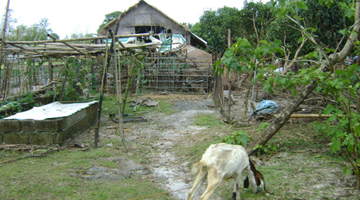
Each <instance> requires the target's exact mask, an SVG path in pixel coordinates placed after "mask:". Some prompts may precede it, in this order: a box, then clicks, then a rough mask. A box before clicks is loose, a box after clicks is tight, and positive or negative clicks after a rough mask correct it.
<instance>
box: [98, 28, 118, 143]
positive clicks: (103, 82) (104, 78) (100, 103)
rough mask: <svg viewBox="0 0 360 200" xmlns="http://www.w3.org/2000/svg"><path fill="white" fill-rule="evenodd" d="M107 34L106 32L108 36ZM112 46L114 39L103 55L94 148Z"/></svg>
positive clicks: (110, 32)
mask: <svg viewBox="0 0 360 200" xmlns="http://www.w3.org/2000/svg"><path fill="white" fill-rule="evenodd" d="M109 34H110V36H111V37H112V35H113V33H112V31H111V29H110V30H109ZM109 34H108V36H109ZM113 48H114V40H112V42H111V45H110V50H108V49H107V51H106V56H105V65H104V72H103V77H102V84H101V88H100V99H99V104H98V110H97V121H96V126H95V140H94V146H95V148H97V147H99V129H100V118H101V108H102V100H103V97H104V88H105V86H106V75H107V71H108V68H109V67H110V61H111V56H108V54H109V52H110V53H111V52H112V50H113Z"/></svg>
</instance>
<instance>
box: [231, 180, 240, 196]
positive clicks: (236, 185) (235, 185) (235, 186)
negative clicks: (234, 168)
mask: <svg viewBox="0 0 360 200" xmlns="http://www.w3.org/2000/svg"><path fill="white" fill-rule="evenodd" d="M238 189H239V184H237V183H236V182H235V184H234V191H233V196H232V199H233V200H236V196H238V195H237V194H236V192H237V191H238Z"/></svg>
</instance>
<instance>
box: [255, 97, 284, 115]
mask: <svg viewBox="0 0 360 200" xmlns="http://www.w3.org/2000/svg"><path fill="white" fill-rule="evenodd" d="M279 109H280V107H279V106H278V105H277V103H276V102H275V101H271V100H264V101H261V102H260V103H259V104H258V105H257V106H256V110H255V111H254V112H253V113H251V115H250V116H254V115H257V114H264V113H276V112H277V111H278V110H279Z"/></svg>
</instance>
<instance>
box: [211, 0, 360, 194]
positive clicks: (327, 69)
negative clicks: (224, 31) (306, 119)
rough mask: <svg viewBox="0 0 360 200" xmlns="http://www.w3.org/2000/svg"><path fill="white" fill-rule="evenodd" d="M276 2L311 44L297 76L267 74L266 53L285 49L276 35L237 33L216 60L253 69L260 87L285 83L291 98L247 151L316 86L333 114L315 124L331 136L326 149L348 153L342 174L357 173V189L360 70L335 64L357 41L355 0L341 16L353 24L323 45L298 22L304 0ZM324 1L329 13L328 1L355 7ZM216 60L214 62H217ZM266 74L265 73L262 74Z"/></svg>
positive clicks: (271, 88)
mask: <svg viewBox="0 0 360 200" xmlns="http://www.w3.org/2000/svg"><path fill="white" fill-rule="evenodd" d="M278 3H279V4H278V5H277V9H278V13H279V14H278V16H277V17H278V19H279V20H283V21H290V22H292V23H293V27H294V28H295V30H297V31H299V33H300V34H299V37H298V38H295V39H296V40H298V41H300V42H301V43H310V45H311V46H313V47H314V48H313V49H312V51H310V52H309V53H307V54H304V55H303V59H304V60H303V61H308V62H310V64H311V66H310V67H308V68H303V69H300V70H299V73H298V74H296V75H295V74H294V72H289V73H287V74H283V75H276V74H271V73H272V71H273V70H274V69H275V66H274V65H271V64H270V65H267V66H266V67H264V66H265V63H264V60H265V58H266V57H272V56H274V55H275V54H277V55H281V54H282V52H284V51H283V48H284V46H283V45H282V42H281V40H274V41H266V40H262V41H260V43H258V44H257V45H253V44H252V43H251V42H250V41H249V40H248V39H246V38H239V39H238V42H237V43H235V44H233V45H232V47H231V48H229V49H227V50H226V52H225V54H224V57H223V58H222V60H221V63H222V64H223V65H225V66H226V67H227V68H229V69H233V70H235V71H237V72H244V71H245V72H246V71H248V72H255V71H256V72H257V79H258V80H260V81H261V82H262V84H263V89H264V90H266V91H270V92H271V93H273V92H275V91H276V89H284V88H285V89H287V90H289V91H292V94H293V99H292V100H291V102H290V103H289V104H288V106H286V107H285V108H284V109H283V110H282V111H281V113H280V114H279V115H278V116H277V117H276V118H275V119H274V120H273V121H272V122H271V123H270V124H269V125H268V126H266V128H265V129H264V130H263V131H262V133H261V136H260V137H259V138H256V139H255V140H254V142H251V143H250V144H249V145H248V146H247V147H246V149H247V152H248V153H249V154H252V153H253V152H254V151H255V149H256V148H257V147H258V146H263V145H265V144H266V143H267V142H268V141H269V140H270V139H271V138H272V137H273V136H274V135H275V134H276V133H277V131H278V130H279V129H280V128H281V127H282V126H283V125H284V124H285V123H286V122H287V121H288V119H289V118H290V116H291V114H292V113H293V112H295V110H296V109H297V107H298V106H299V105H300V104H301V103H302V102H303V100H304V99H305V98H306V97H307V96H308V95H309V94H311V93H312V92H314V91H316V92H318V93H320V94H323V95H326V96H327V97H329V98H330V99H331V101H329V102H328V106H327V107H326V109H325V110H324V111H323V112H322V113H325V114H332V116H331V117H330V118H329V119H328V120H327V123H325V124H318V128H319V130H320V131H323V132H324V133H326V134H328V135H329V136H331V138H332V139H331V143H330V148H331V150H332V151H333V152H335V153H339V154H341V155H343V156H344V157H346V158H347V160H348V161H349V163H350V164H351V168H347V167H345V168H344V171H346V172H347V173H351V171H353V172H354V173H355V174H356V177H357V185H356V188H357V189H360V154H359V149H360V106H359V103H358V101H359V100H360V99H359V94H360V83H359V79H360V69H359V67H358V66H357V65H352V66H349V67H346V68H336V67H335V64H337V63H340V62H342V61H343V60H344V59H345V58H346V56H347V55H349V54H350V53H351V52H352V51H353V49H354V47H356V46H355V45H358V44H359V42H358V41H357V37H358V35H359V33H360V24H359V23H358V21H359V20H360V2H356V4H355V5H356V7H355V15H349V14H347V15H345V16H344V17H345V18H346V17H347V18H349V17H353V20H351V19H349V20H350V21H353V22H354V24H353V25H351V26H349V27H346V29H345V30H347V31H343V29H342V30H340V29H339V27H338V28H336V29H334V31H335V33H336V34H342V40H340V41H339V42H338V44H336V43H329V44H327V41H326V39H327V38H326V37H324V38H320V37H318V36H317V34H316V33H315V32H316V31H315V30H316V29H315V28H313V27H311V26H309V24H307V23H302V20H303V19H304V18H303V17H302V15H301V13H305V11H307V10H308V9H309V8H308V7H307V5H306V4H305V3H304V1H301V0H299V1H286V0H281V1H279V2H278ZM323 3H324V4H325V5H326V7H327V8H329V10H328V11H327V12H329V13H330V12H332V11H331V9H330V8H331V7H332V6H334V7H338V6H340V7H341V8H342V10H343V11H345V10H351V8H354V4H352V3H348V2H345V1H342V2H338V3H336V4H334V3H333V1H331V0H325V1H323ZM300 11H303V12H300ZM343 13H346V12H343ZM323 16H325V17H326V16H329V15H323ZM322 20H326V19H322ZM321 39H322V40H325V41H322V40H321ZM341 41H344V42H341ZM335 45H336V46H335ZM254 60H257V61H258V62H254ZM217 65H218V66H219V65H220V63H217ZM265 73H268V75H267V76H264V74H265ZM334 123H335V125H334Z"/></svg>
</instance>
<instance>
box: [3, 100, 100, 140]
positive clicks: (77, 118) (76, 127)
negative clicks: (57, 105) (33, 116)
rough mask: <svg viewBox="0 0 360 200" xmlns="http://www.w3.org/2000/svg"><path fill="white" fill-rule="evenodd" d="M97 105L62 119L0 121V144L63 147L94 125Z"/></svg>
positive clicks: (94, 104)
mask: <svg viewBox="0 0 360 200" xmlns="http://www.w3.org/2000/svg"><path fill="white" fill-rule="evenodd" d="M97 108H98V103H93V104H91V105H90V106H88V107H87V108H85V109H82V110H79V111H77V112H76V113H74V114H72V115H70V116H67V117H62V118H56V119H46V120H14V119H7V120H4V119H3V120H0V144H30V145H50V144H59V145H64V144H65V143H66V142H67V141H68V140H70V139H73V138H74V137H76V136H77V135H78V134H79V133H80V132H81V131H83V130H85V129H86V128H89V127H90V126H91V125H95V122H96V116H97Z"/></svg>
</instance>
